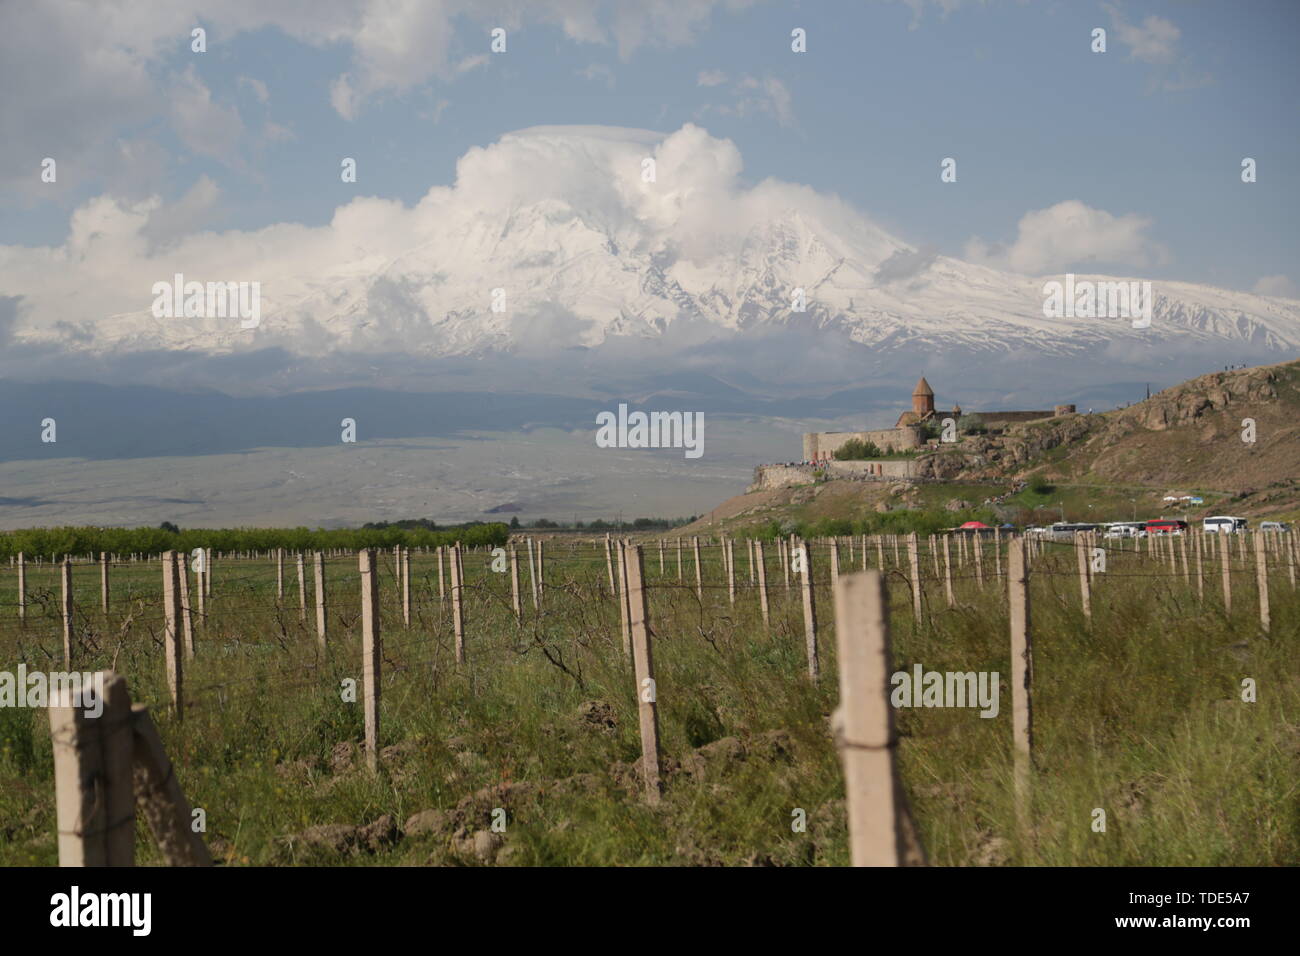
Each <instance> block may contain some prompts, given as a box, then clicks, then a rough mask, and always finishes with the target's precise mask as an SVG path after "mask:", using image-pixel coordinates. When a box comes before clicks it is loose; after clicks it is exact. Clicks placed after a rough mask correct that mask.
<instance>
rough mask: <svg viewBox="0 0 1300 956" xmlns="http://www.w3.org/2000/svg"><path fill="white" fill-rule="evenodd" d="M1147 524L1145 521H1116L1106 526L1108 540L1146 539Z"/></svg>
mask: <svg viewBox="0 0 1300 956" xmlns="http://www.w3.org/2000/svg"><path fill="white" fill-rule="evenodd" d="M1146 536H1147V532H1146V522H1143V521H1114V522H1111V523H1110V524H1109V525H1107V526H1106V534H1105V535H1104V537H1107V538H1145V537H1146Z"/></svg>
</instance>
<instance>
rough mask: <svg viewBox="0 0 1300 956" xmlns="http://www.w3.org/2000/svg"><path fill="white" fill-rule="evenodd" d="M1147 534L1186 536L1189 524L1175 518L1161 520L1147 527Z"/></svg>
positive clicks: (1150, 522) (1151, 522)
mask: <svg viewBox="0 0 1300 956" xmlns="http://www.w3.org/2000/svg"><path fill="white" fill-rule="evenodd" d="M1145 528H1146V533H1147V534H1186V533H1187V522H1186V521H1178V520H1176V519H1174V518H1159V519H1157V520H1155V521H1148V522H1147V523H1146V525H1145Z"/></svg>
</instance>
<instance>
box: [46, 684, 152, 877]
mask: <svg viewBox="0 0 1300 956" xmlns="http://www.w3.org/2000/svg"><path fill="white" fill-rule="evenodd" d="M95 679H96V680H102V681H103V686H102V690H101V689H100V688H96V690H97V691H98V692H100V693H102V695H103V711H102V712H101V713H100V715H99V716H98V717H88V716H86V700H85V698H84V697H83V696H82V695H80V694H77V693H75V692H74V691H73V690H72V689H71V688H63V689H61V690H59V691H57V692H56V696H55V697H52V698H51V699H50V701H49V719H50V743H51V745H52V748H53V751H54V787H55V793H54V807H55V818H56V820H57V828H58V845H59V866H132V865H134V863H135V797H134V792H133V787H132V780H131V750H132V736H131V698H130V696H129V694H128V693H127V689H126V678H124V677H122V676H121V675H119V674H114V673H113V672H112V671H101V672H100V673H99V674H97V675H96V676H95Z"/></svg>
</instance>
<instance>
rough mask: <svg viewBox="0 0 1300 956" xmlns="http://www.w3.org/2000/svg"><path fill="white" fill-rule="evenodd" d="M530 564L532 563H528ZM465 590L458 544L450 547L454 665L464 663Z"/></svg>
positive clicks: (535, 594)
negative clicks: (454, 640)
mask: <svg viewBox="0 0 1300 956" xmlns="http://www.w3.org/2000/svg"><path fill="white" fill-rule="evenodd" d="M528 553H529V555H531V554H532V548H531V546H530V547H529V550H528ZM529 563H530V564H531V563H532V562H529ZM464 589H465V581H464V569H463V568H462V566H461V563H460V544H459V543H458V544H455V545H452V549H451V620H452V627H453V628H454V629H455V632H456V663H457V664H464V663H465V606H464V604H463V603H462V597H463V596H462V594H461V592H462V591H463V590H464ZM536 602H537V588H536V585H534V587H533V603H534V605H536Z"/></svg>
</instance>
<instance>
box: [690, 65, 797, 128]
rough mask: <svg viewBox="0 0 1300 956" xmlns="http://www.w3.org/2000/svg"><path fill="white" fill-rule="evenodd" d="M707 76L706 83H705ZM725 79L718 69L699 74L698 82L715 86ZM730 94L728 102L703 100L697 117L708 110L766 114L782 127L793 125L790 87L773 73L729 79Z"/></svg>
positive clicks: (704, 114)
mask: <svg viewBox="0 0 1300 956" xmlns="http://www.w3.org/2000/svg"><path fill="white" fill-rule="evenodd" d="M706 79H707V80H708V82H705V81H706ZM715 81H716V82H715ZM724 82H726V77H725V76H723V74H721V73H720V72H719V73H716V74H705V73H701V74H700V76H699V79H698V81H697V85H700V86H716V85H720V84H722V83H724ZM730 93H731V95H732V99H731V102H729V103H706V104H705V105H704V106H702V107H700V109H699V110H698V111H697V113H696V117H697V118H699V117H704V116H707V115H708V114H709V113H711V112H712V113H720V114H721V115H723V116H736V117H740V118H742V119H743V118H745V117H749V116H756V115H766V116H770V117H772V118H773V119H775V120H776V121H777V123H779V124H780V125H781V126H784V127H790V126H794V123H795V118H794V110H793V108H792V106H791V103H792V98H791V96H790V90H789V89H788V88H787V87H786V85H785V84H784V83H782V82H781V81H780V80H779V79H777V78H776V77H775V76H772V75H770V74H769V75H767V76H764V77H761V78H759V77H754V76H750V75H748V74H746V75H744V76H741V77H739V78H738V79H736V80H735V81H734V82H732V84H731V87H730Z"/></svg>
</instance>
